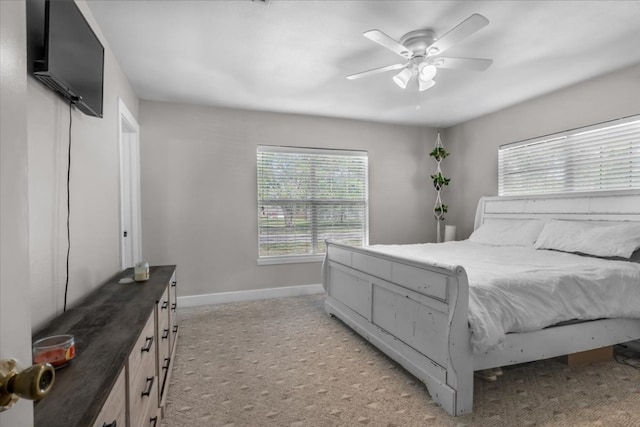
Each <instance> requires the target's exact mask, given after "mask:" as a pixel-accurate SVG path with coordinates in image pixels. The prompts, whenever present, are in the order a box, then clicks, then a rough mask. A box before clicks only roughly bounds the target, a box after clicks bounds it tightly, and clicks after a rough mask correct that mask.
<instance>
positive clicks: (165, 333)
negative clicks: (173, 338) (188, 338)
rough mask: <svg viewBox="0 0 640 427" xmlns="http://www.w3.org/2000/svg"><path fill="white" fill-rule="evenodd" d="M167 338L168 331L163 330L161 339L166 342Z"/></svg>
mask: <svg viewBox="0 0 640 427" xmlns="http://www.w3.org/2000/svg"><path fill="white" fill-rule="evenodd" d="M167 338H169V329H165V330H164V332H163V333H162V339H163V340H166V339H167Z"/></svg>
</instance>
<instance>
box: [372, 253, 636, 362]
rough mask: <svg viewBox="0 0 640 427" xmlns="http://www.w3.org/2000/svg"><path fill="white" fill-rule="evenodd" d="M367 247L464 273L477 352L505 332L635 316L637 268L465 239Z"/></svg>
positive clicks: (500, 339) (499, 339) (498, 341)
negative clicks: (454, 266) (483, 243)
mask: <svg viewBox="0 0 640 427" xmlns="http://www.w3.org/2000/svg"><path fill="white" fill-rule="evenodd" d="M368 249H371V250H373V251H375V252H381V253H385V254H389V255H394V256H398V257H403V258H409V259H413V260H417V261H425V260H429V261H435V262H438V263H441V264H447V265H460V266H462V267H464V269H465V270H466V272H467V277H468V279H469V325H470V328H471V332H472V336H471V343H472V345H473V349H474V351H475V352H484V351H487V350H490V349H492V348H494V347H496V346H498V347H499V346H500V345H501V344H502V343H503V342H504V339H505V334H506V333H509V332H528V331H535V330H539V329H542V328H544V327H546V326H550V325H553V324H556V323H558V322H562V321H566V320H572V319H581V320H590V319H599V318H605V317H608V318H615V317H622V318H640V264H637V263H631V262H625V261H610V260H604V259H598V258H592V257H586V256H579V255H573V254H568V253H562V252H555V251H548V250H535V249H530V248H523V247H516V246H487V245H482V244H478V243H473V242H469V241H462V242H446V243H441V244H437V245H436V244H417V245H372V246H369V247H368Z"/></svg>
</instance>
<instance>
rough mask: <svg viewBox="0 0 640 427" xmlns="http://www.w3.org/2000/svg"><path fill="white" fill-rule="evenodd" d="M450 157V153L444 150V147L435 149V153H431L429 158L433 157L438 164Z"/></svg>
mask: <svg viewBox="0 0 640 427" xmlns="http://www.w3.org/2000/svg"><path fill="white" fill-rule="evenodd" d="M448 155H449V153H448V152H447V150H445V149H444V147H436V148H434V149H433V151H432V152H431V153H429V156H431V157H433V158H434V159H435V160H436V162H439V161H441V160H442V159H444V158H446V157H447V156H448Z"/></svg>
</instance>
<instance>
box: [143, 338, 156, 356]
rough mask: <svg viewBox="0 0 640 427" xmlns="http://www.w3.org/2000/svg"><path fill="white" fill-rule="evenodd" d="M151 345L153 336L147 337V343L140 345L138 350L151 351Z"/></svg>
mask: <svg viewBox="0 0 640 427" xmlns="http://www.w3.org/2000/svg"><path fill="white" fill-rule="evenodd" d="M152 345H153V337H147V345H146V346H144V347H142V349H141V350H140V352H141V353H144V352H145V351H146V352H149V351H151V346H152Z"/></svg>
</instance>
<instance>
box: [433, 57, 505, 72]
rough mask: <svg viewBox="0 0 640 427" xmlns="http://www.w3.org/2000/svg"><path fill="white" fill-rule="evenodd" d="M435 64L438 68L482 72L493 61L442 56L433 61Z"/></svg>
mask: <svg viewBox="0 0 640 427" xmlns="http://www.w3.org/2000/svg"><path fill="white" fill-rule="evenodd" d="M435 64H436V66H437V67H438V68H462V69H466V70H472V71H484V70H486V69H487V68H489V66H491V64H493V59H480V58H449V57H444V56H442V57H439V58H438V59H437V60H436V61H435Z"/></svg>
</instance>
